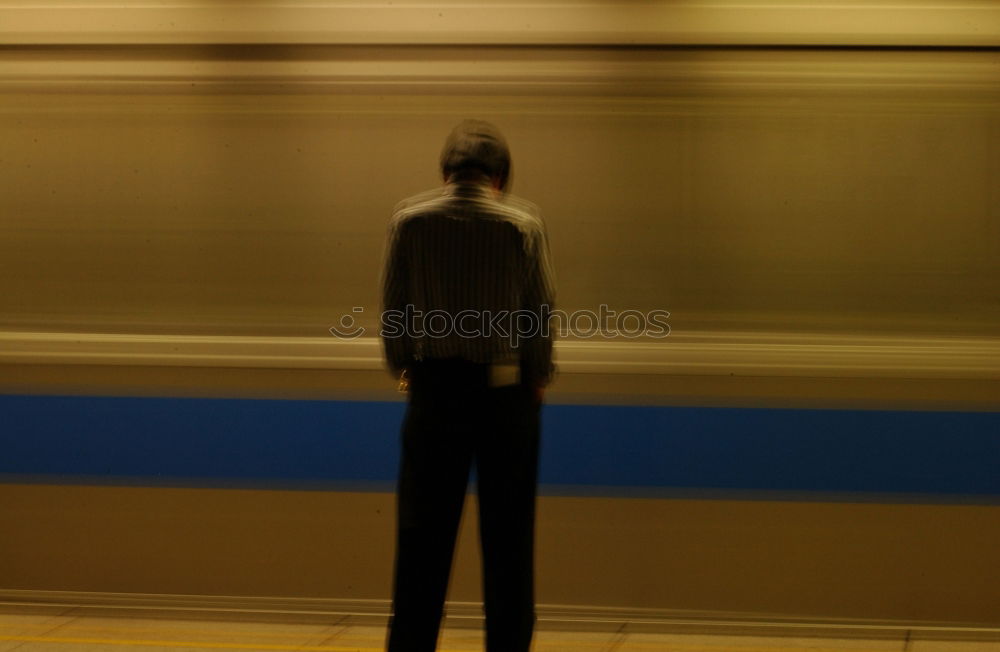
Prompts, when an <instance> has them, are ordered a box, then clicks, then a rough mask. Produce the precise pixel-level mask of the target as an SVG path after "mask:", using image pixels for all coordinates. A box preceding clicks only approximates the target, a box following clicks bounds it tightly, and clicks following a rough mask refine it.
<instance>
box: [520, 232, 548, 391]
mask: <svg viewBox="0 0 1000 652" xmlns="http://www.w3.org/2000/svg"><path fill="white" fill-rule="evenodd" d="M527 244H528V246H527V254H528V259H527V266H526V277H525V293H524V306H523V309H524V310H527V311H529V312H530V313H532V314H533V315H536V316H537V319H538V321H537V324H538V327H539V331H538V332H537V333H533V334H532V336H531V337H528V338H526V339H525V341H524V342H523V343H522V346H523V347H524V349H523V351H522V353H521V356H522V360H523V365H522V367H523V371H524V373H525V375H526V376H527V380H528V383H529V384H531V385H533V386H535V387H537V388H539V398H541V391H540V390H541V388H543V387H545V386H546V385H548V384H549V382H551V380H552V377H553V375H554V373H555V366H554V365H553V364H552V339H553V334H552V333H551V332H550V330H549V326H550V324H549V317H550V316H551V315H552V311H553V310H554V309H555V279H554V274H553V271H552V262H551V257H550V255H549V243H548V236H547V234H546V232H545V225H544V224H543V223H542V221H541V219H540V218H539V219H538V221H537V229H535V230H533V231H530V232H529V241H528V243H527Z"/></svg>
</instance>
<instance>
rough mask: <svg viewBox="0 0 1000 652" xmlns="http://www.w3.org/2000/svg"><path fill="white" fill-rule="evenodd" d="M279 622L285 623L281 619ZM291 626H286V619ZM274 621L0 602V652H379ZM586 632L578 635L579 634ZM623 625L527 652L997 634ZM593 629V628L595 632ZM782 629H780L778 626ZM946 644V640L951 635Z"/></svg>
mask: <svg viewBox="0 0 1000 652" xmlns="http://www.w3.org/2000/svg"><path fill="white" fill-rule="evenodd" d="M282 620H284V621H286V622H281V621H282ZM296 620H298V621H300V622H294V621H296ZM302 620H303V619H302V618H275V617H274V615H273V614H268V615H266V616H261V615H260V614H253V613H234V614H232V615H230V616H228V617H220V616H219V615H218V614H217V613H212V614H208V613H206V614H204V615H198V614H192V613H191V612H185V613H183V614H180V615H171V614H170V613H169V612H164V611H149V612H141V613H137V612H129V614H128V615H126V616H122V615H121V614H117V613H105V614H101V613H94V611H93V610H80V609H77V608H71V607H70V608H63V609H57V608H54V607H52V606H45V607H42V606H39V607H32V606H31V605H18V606H16V607H11V606H0V652H9V651H11V650H17V651H18V652H77V651H78V652H97V651H99V650H112V651H115V652H127V651H129V650H135V651H137V652H138V651H142V652H156V651H162V652H167V651H172V652H179V651H181V650H185V651H197V650H250V651H254V650H257V651H261V652H265V651H275V650H302V651H305V652H381V650H382V649H383V644H384V640H385V626H384V624H379V623H373V622H372V621H371V618H370V617H369V618H364V617H356V616H350V615H342V616H328V617H318V616H313V617H312V618H310V619H307V620H309V621H311V622H301V621H302ZM588 629H589V630H590V631H586V630H588ZM635 629H637V628H635V627H630V626H629V625H628V623H622V624H621V625H620V626H618V627H614V626H609V623H601V624H595V623H591V624H587V623H577V624H573V625H569V624H565V625H563V626H562V627H560V626H559V624H558V623H545V622H540V623H539V630H538V631H537V633H536V636H535V643H534V651H535V652H570V651H573V652H660V651H663V652H727V651H734V652H838V651H840V650H844V651H855V652H862V651H864V652H883V651H884V652H889V651H892V652H1000V630H996V631H988V630H978V631H969V632H966V633H964V634H962V635H961V636H960V637H961V638H963V639H965V640H943V639H942V638H939V637H938V636H936V635H934V634H933V633H930V634H929V633H928V632H926V631H924V632H916V631H905V630H893V631H887V630H879V629H872V630H871V632H870V633H869V634H866V633H865V632H863V631H861V632H859V631H858V630H857V629H853V630H851V632H850V636H849V637H843V638H838V637H836V636H830V635H829V633H827V634H826V635H815V634H810V633H809V632H810V630H809V629H808V628H803V629H802V630H801V631H800V632H797V633H791V634H789V635H781V636H775V635H767V636H765V635H756V634H754V635H745V634H739V633H736V632H728V633H726V632H723V633H710V634H704V633H665V632H652V631H634V630H635ZM598 630H600V631H598ZM786 631H787V630H786ZM952 638H953V639H954V638H955V636H952ZM438 649H439V650H441V651H442V652H481V651H482V650H483V644H482V632H481V630H480V629H479V628H478V627H458V628H446V629H445V630H444V631H443V633H442V638H441V641H440V644H439V646H438Z"/></svg>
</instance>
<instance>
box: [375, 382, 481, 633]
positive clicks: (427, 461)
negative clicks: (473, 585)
mask: <svg viewBox="0 0 1000 652" xmlns="http://www.w3.org/2000/svg"><path fill="white" fill-rule="evenodd" d="M440 408H441V406H435V405H428V404H426V403H425V402H424V401H422V400H420V398H414V399H412V400H411V403H410V406H409V408H408V410H407V416H406V420H405V422H404V425H403V455H402V464H401V468H400V476H399V489H398V496H397V505H398V530H397V544H396V545H397V547H396V574H395V586H394V590H393V616H392V619H391V620H390V625H389V639H388V650H389V652H403V651H408V652H410V651H412V652H432V651H433V650H434V649H435V646H436V644H437V638H438V630H439V628H440V624H441V617H442V613H443V609H444V599H445V594H446V592H447V588H448V577H449V575H450V572H451V563H452V556H453V554H454V548H455V537H456V534H457V530H458V524H459V521H460V519H461V514H462V505H463V502H464V499H465V489H466V485H467V483H468V477H469V467H470V464H471V455H472V453H471V449H470V447H469V446H468V444H465V445H464V446H463V445H462V441H461V438H460V437H457V436H456V434H457V433H455V432H454V431H453V429H450V428H449V427H447V424H445V423H442V419H441V409H440Z"/></svg>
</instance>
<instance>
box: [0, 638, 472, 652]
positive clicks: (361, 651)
mask: <svg viewBox="0 0 1000 652" xmlns="http://www.w3.org/2000/svg"><path fill="white" fill-rule="evenodd" d="M0 641H21V642H24V643H68V644H73V645H136V646H145V647H168V648H181V647H193V648H202V649H211V650H305V651H306V652H309V651H311V650H314V651H315V652H382V648H381V647H377V648H375V647H358V646H356V645H350V646H347V647H344V646H340V645H276V644H273V643H208V642H204V641H150V640H143V639H134V640H131V639H116V638H71V637H61V636H3V635H0ZM447 652H480V651H479V650H448V651H447Z"/></svg>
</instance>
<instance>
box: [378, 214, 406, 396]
mask: <svg viewBox="0 0 1000 652" xmlns="http://www.w3.org/2000/svg"><path fill="white" fill-rule="evenodd" d="M407 284H408V271H407V261H406V255H405V248H404V247H403V246H402V239H401V237H400V228H399V222H398V221H397V220H395V219H393V221H392V222H390V223H389V230H388V234H387V235H386V245H385V260H384V262H383V272H382V314H381V316H380V324H379V327H380V328H379V335H380V336H381V338H382V348H383V350H384V351H385V359H386V362H387V363H388V365H389V370H390V371H391V372H392V374H393V375H395V376H399V375H400V374H401V373H402V372H403V370H404V369H406V368H407V367H408V366H409V365H410V363H411V361H412V346H411V341H410V334H409V333H408V332H407V327H408V325H407V324H406V321H405V315H406V301H407V299H406V296H407Z"/></svg>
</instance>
